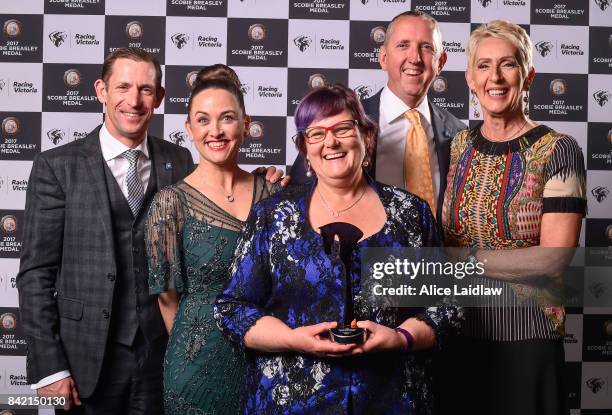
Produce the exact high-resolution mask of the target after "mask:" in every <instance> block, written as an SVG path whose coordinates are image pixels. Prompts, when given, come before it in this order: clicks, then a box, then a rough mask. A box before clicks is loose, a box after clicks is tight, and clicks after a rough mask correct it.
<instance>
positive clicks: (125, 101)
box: [94, 58, 164, 147]
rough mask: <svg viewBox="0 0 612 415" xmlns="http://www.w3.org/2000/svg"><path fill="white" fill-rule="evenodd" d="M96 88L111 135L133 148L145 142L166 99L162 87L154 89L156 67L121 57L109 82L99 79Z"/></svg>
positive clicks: (113, 69) (113, 68)
mask: <svg viewBox="0 0 612 415" xmlns="http://www.w3.org/2000/svg"><path fill="white" fill-rule="evenodd" d="M94 86H95V88H96V95H97V96H98V100H99V101H100V102H101V103H103V104H106V116H105V125H106V128H108V131H109V132H110V133H111V135H112V136H113V137H115V138H116V139H117V140H119V141H121V142H122V143H124V144H126V145H128V146H130V147H134V146H136V145H138V144H139V143H140V142H142V140H144V138H145V137H146V135H147V129H148V128H149V123H150V122H151V117H152V116H153V110H154V109H155V108H157V107H159V105H160V104H161V100H162V99H163V97H164V90H163V88H160V89H159V90H157V89H156V88H155V66H154V65H153V64H152V63H150V62H144V61H135V60H132V59H126V58H120V59H117V60H116V61H115V62H114V63H113V67H112V71H111V75H110V76H109V77H108V81H107V82H104V81H103V80H102V79H98V80H97V81H96V82H95V84H94Z"/></svg>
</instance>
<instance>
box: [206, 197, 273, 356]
mask: <svg viewBox="0 0 612 415" xmlns="http://www.w3.org/2000/svg"><path fill="white" fill-rule="evenodd" d="M260 206H261V204H259V205H256V206H255V207H253V209H252V210H251V213H250V215H249V218H248V219H247V223H246V226H245V228H244V232H243V233H242V236H241V239H240V241H239V242H238V245H237V246H236V251H235V252H236V253H235V257H234V262H233V263H232V266H231V268H230V273H231V275H232V279H231V281H230V282H229V284H228V286H227V287H226V289H225V290H224V291H223V293H221V294H219V296H218V297H217V300H216V301H215V305H214V317H215V320H216V321H217V324H218V326H219V327H220V328H221V330H222V331H223V333H224V334H225V335H226V336H227V337H228V338H229V339H230V340H232V341H233V342H235V343H237V344H240V345H241V346H243V347H244V336H245V334H246V333H247V331H248V330H249V329H250V328H251V326H253V325H254V324H255V323H256V322H257V320H259V319H260V318H261V317H263V316H264V315H265V311H264V307H265V304H266V303H267V301H268V298H269V296H270V287H271V278H270V265H269V250H270V249H269V246H270V244H269V239H268V230H267V226H266V215H265V209H263V208H261V207H260Z"/></svg>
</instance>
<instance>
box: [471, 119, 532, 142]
mask: <svg viewBox="0 0 612 415" xmlns="http://www.w3.org/2000/svg"><path fill="white" fill-rule="evenodd" d="M527 121H528V120H527V118H525V122H524V123H523V125H521V127H520V128H519V129H518V130H516V131H514V132H513V133H512V134H511V135H510V136H509V137H510V138H504V139H503V140H494V139H490V141H497V142H501V143H503V142H504V141H510V140H512V139H513V138H512V137H514V136H515V135H516V134H518V133H520V132H521V131H523V128H525V126H526V125H527ZM480 132H481V133H482V135H485V134H484V132H483V131H482V127H481V129H480ZM485 137H487V136H486V135H485Z"/></svg>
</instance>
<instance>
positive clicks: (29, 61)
mask: <svg viewBox="0 0 612 415" xmlns="http://www.w3.org/2000/svg"><path fill="white" fill-rule="evenodd" d="M409 9H419V10H424V11H426V12H428V13H430V14H431V15H432V16H434V17H435V18H436V19H438V20H439V21H440V22H441V27H442V32H443V35H444V39H445V40H444V48H445V50H446V52H447V53H448V62H447V64H446V66H445V68H444V72H443V73H442V74H441V76H440V77H439V78H438V79H437V80H436V81H435V82H434V84H433V87H432V89H431V91H430V95H429V99H430V100H431V101H432V102H434V103H436V104H438V105H439V106H441V107H444V108H446V109H448V110H449V111H450V112H451V113H453V114H455V115H456V116H457V117H458V118H460V119H462V120H464V121H465V122H466V123H474V122H477V120H478V119H477V118H476V117H475V116H474V111H473V109H472V108H470V105H469V91H468V88H467V86H466V84H465V79H464V70H465V67H466V61H467V59H466V46H467V40H468V38H469V35H470V31H471V30H473V29H474V28H475V27H476V26H477V25H478V24H479V23H482V22H487V21H489V20H492V19H496V18H505V19H509V20H511V21H513V22H516V23H519V24H521V25H523V26H524V27H525V29H526V30H527V31H528V32H529V33H530V35H531V38H532V40H533V43H534V48H535V50H534V65H535V68H536V71H537V76H536V78H535V82H534V84H533V87H532V88H531V95H530V103H529V107H530V113H531V117H532V118H533V119H535V120H537V121H539V122H542V123H545V124H547V125H549V126H551V127H553V128H555V129H558V130H560V131H564V132H566V133H569V134H571V135H573V136H574V137H575V138H576V139H577V140H578V142H579V143H580V145H581V147H582V150H583V152H584V158H585V161H586V164H587V168H588V198H589V200H588V201H589V214H588V217H587V218H586V220H585V221H584V226H583V234H582V235H581V244H582V246H585V245H586V246H598V247H609V246H612V195H610V190H611V189H612V102H610V101H611V100H612V99H611V98H612V2H611V1H610V0H436V1H432V0H350V1H349V0H129V1H126V0H1V1H0V27H2V34H1V37H0V122H1V123H2V129H1V132H0V322H1V324H0V394H6V393H29V392H30V390H29V387H28V385H27V384H26V376H25V354H26V344H25V341H24V337H23V333H22V331H21V326H20V322H19V309H18V307H19V304H18V298H17V290H16V287H15V277H16V274H17V271H18V268H19V252H20V249H21V244H22V233H23V227H24V223H23V209H24V205H25V191H26V188H27V186H28V176H29V173H30V169H31V166H32V158H33V157H34V155H35V154H36V153H38V152H41V151H45V150H47V149H50V148H54V147H57V146H61V145H64V144H66V143H69V142H71V141H74V140H78V139H81V138H83V137H84V136H86V135H87V134H88V133H89V132H90V131H91V130H92V129H93V128H94V127H96V126H97V125H98V124H99V123H100V122H101V121H102V115H101V112H102V106H101V105H100V103H99V102H98V101H97V99H96V96H95V93H94V89H93V82H94V81H95V80H96V79H97V78H98V76H99V73H100V68H101V63H102V61H103V59H104V56H105V55H106V54H107V53H109V52H110V51H112V50H114V49H115V48H118V47H123V46H135V47H141V48H144V49H146V50H147V51H149V52H151V53H152V54H154V55H155V56H156V57H157V58H158V59H159V61H160V63H161V64H162V68H163V71H164V81H163V82H164V85H165V88H166V97H165V99H164V102H163V104H162V105H161V107H160V108H159V109H158V110H156V114H155V116H154V120H153V123H152V125H151V133H152V134H154V135H156V136H158V137H163V138H164V139H166V140H169V141H172V142H174V143H176V144H180V145H182V146H185V147H187V148H189V149H190V150H191V151H192V154H193V156H194V159H195V160H196V161H197V160H198V154H197V152H196V151H195V149H194V148H192V147H191V146H190V141H189V140H188V139H187V136H186V133H185V131H184V128H183V123H184V121H185V113H186V101H187V97H188V94H189V89H190V86H191V83H192V82H193V78H194V75H195V73H196V72H197V71H198V69H199V68H200V67H202V66H203V65H209V64H213V63H217V62H221V63H226V64H228V65H230V66H232V67H233V68H234V69H235V70H236V72H237V73H238V75H239V77H240V79H241V82H242V89H243V91H244V94H245V101H246V108H247V112H248V113H249V114H250V115H251V116H252V118H253V121H254V122H253V123H252V125H251V128H250V136H249V137H248V138H247V139H246V140H245V142H244V144H243V147H242V148H241V149H240V155H239V162H240V163H241V164H242V165H244V166H246V167H248V168H249V169H251V168H252V167H255V166H260V165H264V166H270V165H274V166H278V167H281V168H283V169H285V170H286V171H287V170H288V169H289V168H290V166H291V164H292V163H293V160H294V159H295V156H296V155H297V152H296V150H295V147H294V145H293V143H292V141H291V136H292V135H293V134H295V130H294V126H293V117H292V115H293V112H294V110H295V108H296V106H297V104H298V103H299V100H300V98H301V97H302V96H303V95H304V94H305V93H306V92H307V91H308V90H309V89H310V88H312V87H314V86H317V85H321V84H323V83H328V82H342V83H344V84H347V85H349V86H350V87H351V88H354V90H355V91H356V92H357V93H358V94H359V96H360V97H362V98H366V97H368V96H370V95H372V94H374V93H376V91H378V90H379V89H380V88H382V87H383V86H384V84H385V81H386V74H385V73H384V72H383V71H382V70H380V68H379V65H378V61H377V54H378V50H379V47H380V45H381V44H382V42H383V40H384V36H385V27H386V24H387V22H388V21H389V20H390V19H391V18H392V17H393V16H395V15H396V14H398V13H400V12H403V11H406V10H409ZM584 279H585V292H586V293H587V294H586V295H589V296H592V297H593V298H592V301H595V303H593V302H591V304H598V303H597V301H599V304H602V305H605V304H608V305H610V304H612V301H611V300H610V297H612V276H611V275H610V274H606V273H605V272H602V270H598V269H596V268H593V269H591V270H589V269H588V268H587V272H585V275H584ZM570 312H571V314H569V316H568V324H567V326H568V330H567V335H566V339H565V345H566V360H567V362H568V365H567V374H568V376H567V387H568V393H569V399H570V403H571V408H573V409H572V413H573V414H612V308H605V307H599V308H586V307H585V308H577V309H571V310H570ZM606 328H607V329H606ZM13 412H14V413H36V411H30V412H28V411H26V410H21V411H18V410H14V411H13ZM2 414H4V412H2Z"/></svg>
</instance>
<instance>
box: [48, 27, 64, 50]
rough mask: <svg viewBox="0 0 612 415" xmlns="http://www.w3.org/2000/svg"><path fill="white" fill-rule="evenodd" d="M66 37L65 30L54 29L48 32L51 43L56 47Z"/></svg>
mask: <svg viewBox="0 0 612 415" xmlns="http://www.w3.org/2000/svg"><path fill="white" fill-rule="evenodd" d="M67 37H68V35H67V34H66V32H62V31H61V30H56V31H54V32H51V33H49V40H51V43H53V46H55V47H56V48H59V47H60V46H61V45H62V43H64V41H65V40H66V38H67Z"/></svg>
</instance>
